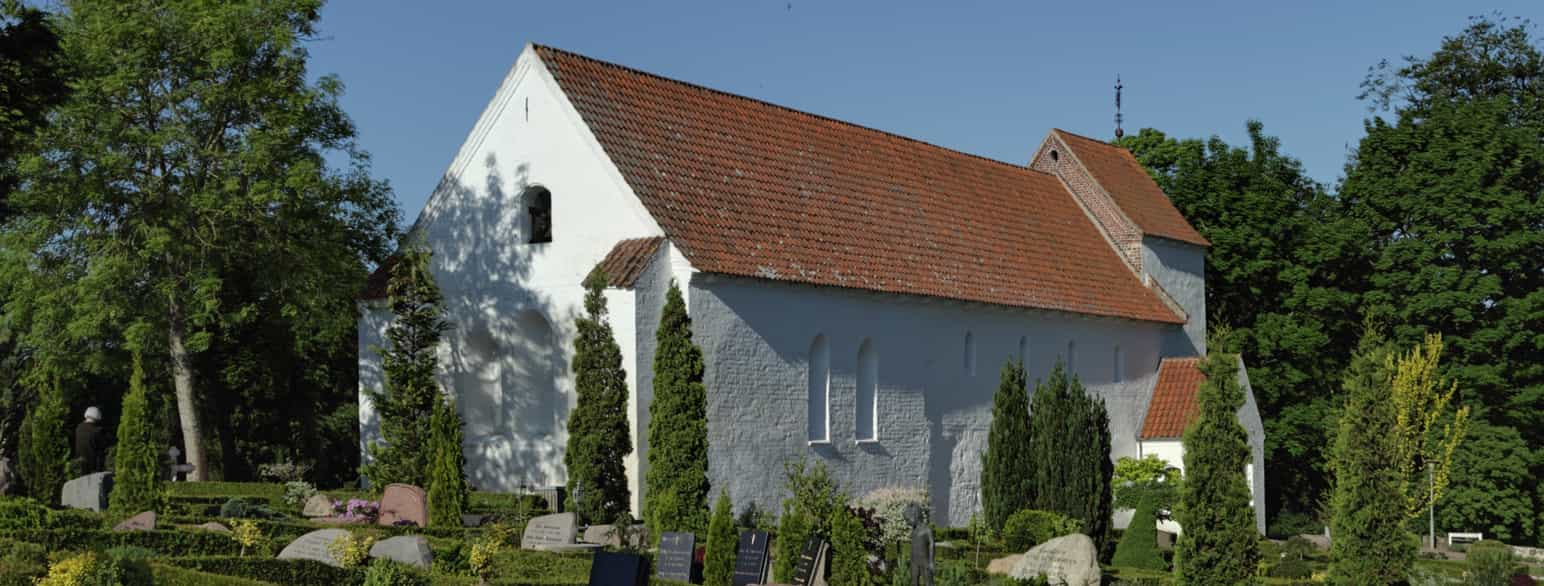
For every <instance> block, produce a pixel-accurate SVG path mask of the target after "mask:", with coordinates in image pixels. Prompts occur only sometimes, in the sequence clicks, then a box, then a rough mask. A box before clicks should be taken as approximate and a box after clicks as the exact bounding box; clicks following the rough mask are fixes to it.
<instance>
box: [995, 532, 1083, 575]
mask: <svg viewBox="0 0 1544 586" xmlns="http://www.w3.org/2000/svg"><path fill="white" fill-rule="evenodd" d="M1098 557H1099V551H1098V549H1096V548H1095V547H1094V540H1092V539H1089V537H1088V536H1087V535H1083V534H1081V533H1073V534H1071V535H1063V536H1061V537H1057V538H1055V539H1052V540H1050V541H1047V542H1045V543H1042V544H1040V545H1037V546H1035V547H1034V548H1032V549H1030V550H1029V551H1027V552H1025V553H1024V557H1023V558H1020V559H1019V562H1018V563H1017V564H1015V565H1014V566H1013V570H1012V571H1010V572H1009V573H1008V575H1009V576H1010V577H1013V578H1016V579H1019V580H1032V579H1034V578H1035V577H1036V576H1040V575H1045V577H1046V578H1049V579H1050V580H1051V583H1052V584H1066V585H1067V586H1098V584H1099V582H1100V571H1099V560H1098Z"/></svg>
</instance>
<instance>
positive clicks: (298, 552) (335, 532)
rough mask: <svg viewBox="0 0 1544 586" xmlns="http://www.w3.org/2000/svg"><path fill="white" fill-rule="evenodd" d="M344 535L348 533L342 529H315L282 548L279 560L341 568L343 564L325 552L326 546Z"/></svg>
mask: <svg viewBox="0 0 1544 586" xmlns="http://www.w3.org/2000/svg"><path fill="white" fill-rule="evenodd" d="M346 535H348V532H347V531H344V530H342V529H317V530H316V531H312V532H310V533H307V534H305V535H301V536H300V538H299V539H296V540H294V541H292V542H290V544H289V545H286V546H284V550H283V551H280V552H279V559H281V560H316V561H319V562H322V563H324V564H327V565H329V566H332V567H335V568H341V567H343V564H341V563H339V562H338V560H336V559H334V558H333V557H332V554H331V553H328V552H327V546H328V545H330V544H332V542H333V541H334V540H336V539H337V538H339V537H343V536H346Z"/></svg>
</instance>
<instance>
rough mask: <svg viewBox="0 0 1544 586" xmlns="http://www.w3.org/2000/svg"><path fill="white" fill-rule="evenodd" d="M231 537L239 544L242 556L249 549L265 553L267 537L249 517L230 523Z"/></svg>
mask: <svg viewBox="0 0 1544 586" xmlns="http://www.w3.org/2000/svg"><path fill="white" fill-rule="evenodd" d="M231 539H234V540H236V543H239V544H241V555H242V556H246V555H247V550H249V549H250V550H258V551H261V552H263V553H267V549H268V547H267V545H268V538H267V537H265V536H264V535H263V530H262V529H259V528H258V527H257V523H254V522H253V521H252V520H251V519H239V520H237V521H235V522H233V523H231Z"/></svg>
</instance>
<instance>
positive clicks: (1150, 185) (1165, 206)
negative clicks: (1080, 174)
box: [1053, 129, 1210, 246]
mask: <svg viewBox="0 0 1544 586" xmlns="http://www.w3.org/2000/svg"><path fill="white" fill-rule="evenodd" d="M1053 132H1055V133H1057V134H1059V135H1061V137H1062V141H1063V142H1065V143H1067V148H1070V149H1072V155H1073V156H1075V157H1077V159H1078V161H1079V162H1081V163H1083V168H1085V169H1088V173H1089V174H1090V175H1093V176H1094V181H1097V182H1099V186H1100V187H1103V188H1104V190H1105V192H1107V193H1109V194H1110V198H1112V199H1114V200H1115V205H1117V206H1119V207H1120V209H1121V211H1122V212H1125V214H1126V217H1127V218H1130V219H1131V221H1132V222H1133V223H1135V224H1136V225H1137V229H1138V230H1141V231H1142V233H1143V234H1145V235H1149V236H1162V237H1164V238H1169V239H1171V240H1178V241H1180V242H1189V243H1191V244H1195V245H1199V246H1208V245H1210V243H1209V242H1207V241H1206V238H1203V237H1202V236H1201V233H1200V232H1196V229H1195V228H1194V227H1191V225H1190V222H1187V221H1185V217H1184V216H1182V215H1180V213H1179V210H1177V209H1175V208H1174V204H1173V203H1172V202H1170V201H1169V196H1167V195H1164V193H1163V190H1162V189H1160V188H1159V187H1158V184H1157V183H1154V182H1153V178H1152V176H1150V175H1148V174H1147V170H1146V169H1143V168H1142V164H1141V163H1139V162H1137V158H1136V157H1134V156H1132V154H1131V151H1128V150H1126V149H1123V148H1120V147H1118V146H1115V145H1112V144H1109V143H1106V142H1103V141H1099V140H1094V139H1092V138H1088V137H1086V136H1078V135H1076V134H1073V133H1071V132H1067V131H1065V130H1061V129H1056V130H1054V131H1053Z"/></svg>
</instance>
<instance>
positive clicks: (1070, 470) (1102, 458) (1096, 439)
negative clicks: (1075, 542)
mask: <svg viewBox="0 0 1544 586" xmlns="http://www.w3.org/2000/svg"><path fill="white" fill-rule="evenodd" d="M1029 442H1030V443H1029V447H1030V451H1029V458H1028V460H1029V462H1030V468H1031V469H1032V470H1033V472H1034V475H1033V478H1034V481H1033V484H1032V485H1031V486H1032V490H1031V492H1032V494H1033V495H1034V508H1036V509H1039V510H1043V511H1053V512H1057V513H1061V514H1063V515H1066V516H1068V517H1071V518H1073V519H1077V520H1079V521H1080V522H1081V523H1082V524H1083V533H1084V534H1086V535H1088V536H1089V537H1090V538H1092V539H1093V540H1094V544H1095V545H1096V546H1098V547H1099V552H1100V553H1099V555H1100V559H1105V560H1108V559H1109V557H1110V555H1112V554H1114V550H1115V543H1114V540H1113V539H1112V535H1113V531H1112V529H1113V528H1112V527H1111V520H1110V516H1111V515H1112V514H1113V513H1114V508H1113V505H1112V499H1113V498H1114V497H1113V496H1112V493H1111V489H1110V478H1111V476H1112V475H1113V474H1114V470H1115V467H1114V464H1112V463H1111V462H1110V416H1109V414H1108V413H1106V412H1105V408H1104V401H1103V400H1102V399H1096V398H1094V397H1091V396H1089V395H1088V392H1087V391H1085V390H1084V389H1083V383H1082V382H1080V381H1078V379H1077V377H1075V376H1074V377H1071V378H1070V379H1069V378H1068V376H1067V372H1066V370H1065V369H1064V368H1063V367H1062V364H1061V361H1060V360H1058V361H1057V363H1056V366H1055V367H1054V368H1052V369H1051V376H1050V377H1049V378H1047V379H1046V380H1045V381H1044V382H1043V383H1041V382H1039V381H1037V382H1036V384H1035V394H1034V396H1033V397H1031V398H1030V422H1029Z"/></svg>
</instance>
